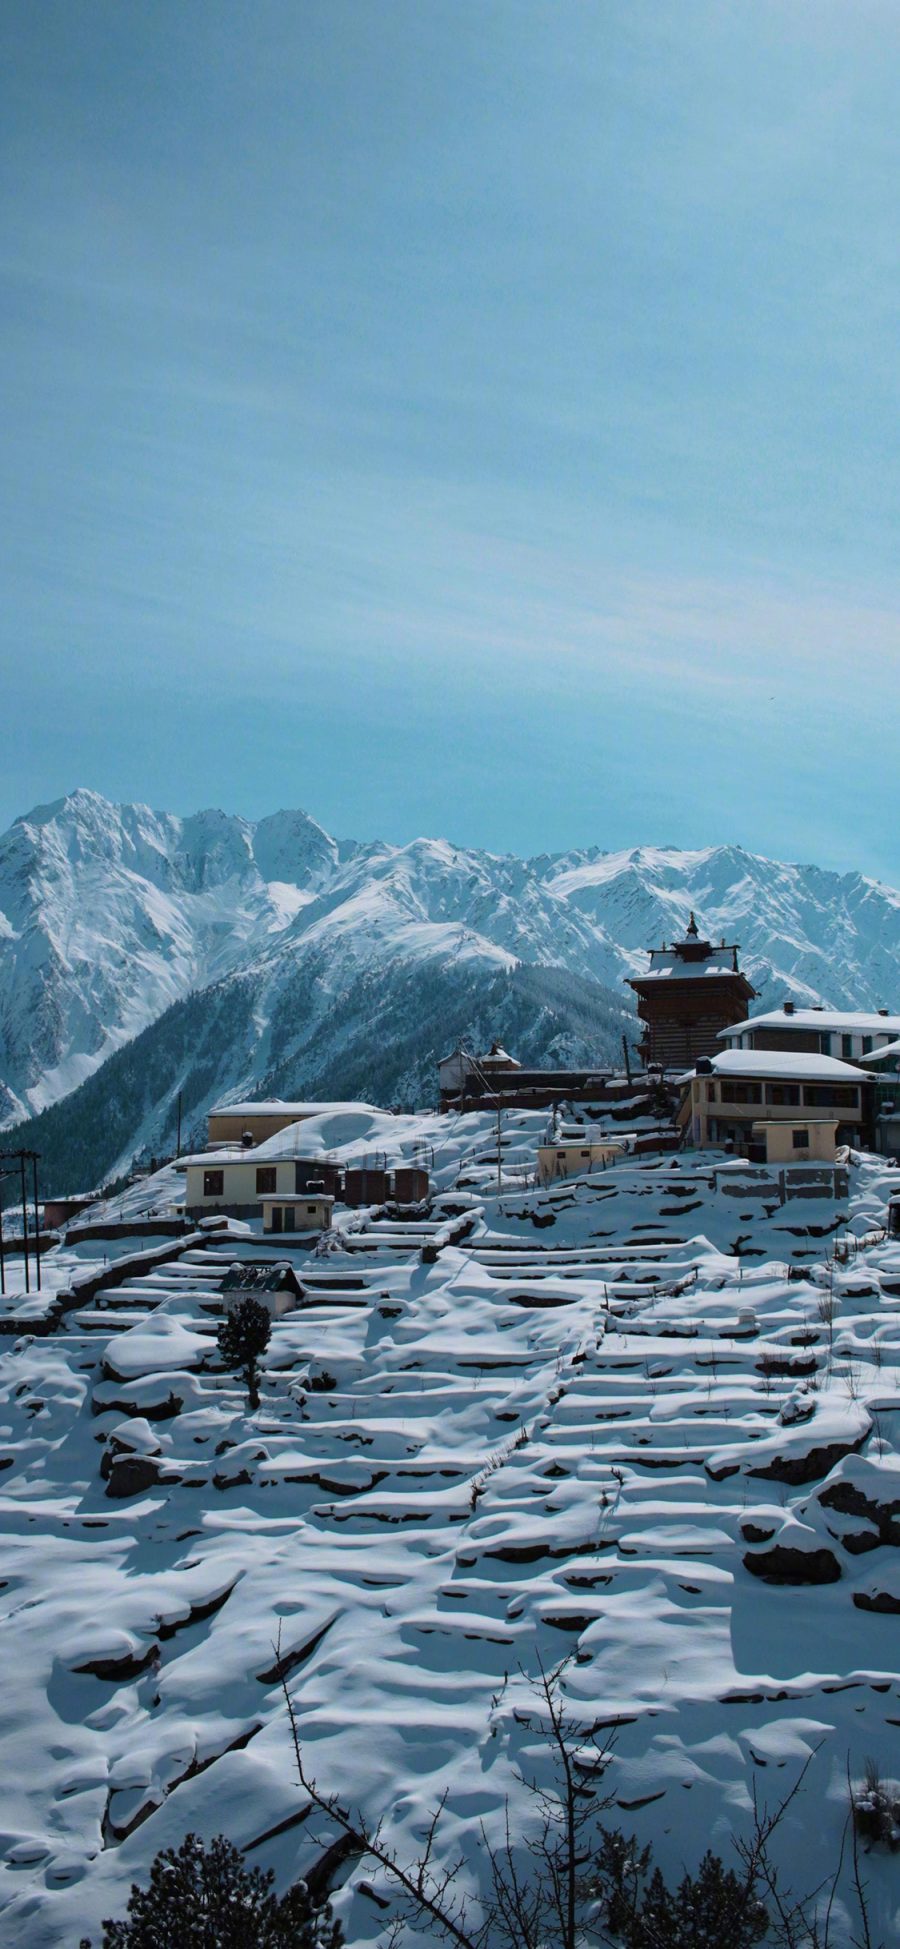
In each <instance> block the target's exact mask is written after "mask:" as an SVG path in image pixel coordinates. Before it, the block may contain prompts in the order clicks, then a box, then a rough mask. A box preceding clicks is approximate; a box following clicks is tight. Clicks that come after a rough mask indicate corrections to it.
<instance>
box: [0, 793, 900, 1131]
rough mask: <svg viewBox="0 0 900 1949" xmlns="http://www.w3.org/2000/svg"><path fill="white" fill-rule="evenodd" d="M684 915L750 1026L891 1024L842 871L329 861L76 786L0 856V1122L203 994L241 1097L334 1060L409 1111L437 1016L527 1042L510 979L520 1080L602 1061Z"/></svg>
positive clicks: (896, 952) (881, 959) (24, 827)
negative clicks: (750, 987)
mask: <svg viewBox="0 0 900 1949" xmlns="http://www.w3.org/2000/svg"><path fill="white" fill-rule="evenodd" d="M692 909H693V910H695V911H696V913H697V917H698V920H699V922H700V925H701V927H702V928H703V929H705V930H706V931H708V932H709V933H710V935H711V937H712V938H714V939H719V938H720V937H721V936H723V935H724V936H726V937H727V938H728V940H729V941H730V940H733V939H737V940H738V941H739V942H740V944H741V961H742V965H743V966H744V968H745V969H746V971H747V973H748V975H749V977H750V979H751V980H752V981H753V982H754V986H755V987H756V988H757V989H758V990H759V994H760V1004H759V1005H760V1006H762V1005H764V1004H766V1003H767V1002H768V1003H771V1002H773V1001H778V1000H780V999H781V997H782V995H784V994H786V993H791V994H792V995H794V996H795V997H796V998H797V999H799V1000H805V1001H809V1002H826V1003H830V1004H831V1005H833V1006H838V1007H840V1006H845V1007H846V1006H857V1007H873V1008H874V1007H877V1006H879V1005H884V1004H888V1005H890V1004H893V1005H894V1006H895V1007H896V1006H897V1004H898V1002H900V894H898V892H897V891H896V890H895V889H893V888H890V887H887V886H885V885H884V884H883V883H882V882H880V881H878V880H876V879H874V878H871V877H869V876H867V875H865V874H863V873H859V872H857V873H850V874H838V873H836V872H833V871H831V870H830V869H827V868H822V867H818V866H815V865H801V864H798V863H792V862H782V861H774V860H769V859H766V858H765V857H763V856H762V855H759V854H754V853H750V852H748V851H747V850H746V849H745V848H743V847H740V846H737V845H733V844H730V845H727V846H715V845H713V846H707V847H700V848H693V849H687V850H681V849H678V848H674V847H654V846H635V847H631V848H627V849H620V850H617V851H605V850H603V849H602V848H601V847H599V846H596V845H594V846H590V847H584V848H570V849H569V850H568V851H566V852H562V853H541V854H537V855H535V856H533V857H532V858H530V859H520V858H519V857H518V856H517V855H515V854H495V853H490V852H487V851H486V850H484V849H477V848H465V847H460V846H456V845H455V844H453V842H452V841H450V840H447V839H431V838H428V837H427V836H420V837H418V838H416V839H414V840H410V841H408V842H406V843H405V844H402V845H399V844H394V843H392V842H390V841H387V840H383V839H376V840H370V841H365V840H354V839H350V840H339V839H336V838H334V837H333V836H332V835H331V834H330V833H328V832H327V831H326V830H325V828H324V827H323V826H321V825H320V824H319V823H318V822H317V821H316V820H315V819H314V818H312V817H311V816H310V814H308V813H306V812H304V811H302V810H299V809H293V810H292V809H289V808H286V809H282V810H281V811H278V812H275V813H271V814H268V815H267V816H266V817H265V818H263V819H260V820H256V821H254V820H248V819H245V818H243V817H242V816H241V815H239V814H232V813H227V812H224V811H222V810H221V809H219V808H214V807H213V808H206V809H204V810H202V811H199V812H196V813H192V814H189V815H187V816H186V817H181V816H180V815H176V814H174V813H166V812H159V811H155V810H153V808H151V807H149V806H144V805H141V804H130V803H125V804H123V805H114V804H112V803H111V802H110V801H109V800H107V799H105V798H103V797H102V795H101V794H99V793H96V792H93V791H91V790H89V789H88V788H84V787H82V788H79V789H78V790H76V791H75V792H73V793H70V794H68V795H66V796H65V797H63V798H61V799H58V800H55V801H52V802H50V803H49V804H47V805H44V806H39V807H36V808H34V809H33V811H32V812H30V813H28V814H26V815H23V816H22V817H21V818H20V819H17V820H15V821H14V822H13V825H12V826H11V827H10V828H9V830H8V831H7V832H6V833H5V834H3V835H2V837H0V1120H2V1122H3V1123H4V1124H5V1125H6V1126H7V1127H9V1126H10V1125H16V1126H18V1125H19V1124H20V1123H21V1122H22V1120H23V1119H24V1120H25V1121H26V1122H30V1121H31V1120H32V1119H33V1118H34V1117H35V1116H36V1115H39V1114H40V1113H41V1112H44V1111H49V1110H50V1109H51V1108H52V1106H53V1105H54V1104H61V1103H62V1102H63V1101H65V1100H66V1099H69V1098H70V1097H71V1094H72V1092H73V1091H74V1090H77V1089H78V1088H79V1086H80V1085H82V1084H84V1083H85V1082H86V1081H88V1080H89V1078H90V1077H91V1076H93V1075H94V1074H95V1073H96V1072H98V1071H99V1070H101V1069H102V1068H103V1067H104V1065H105V1064H106V1063H107V1062H109V1061H110V1059H111V1058H112V1057H114V1056H115V1055H116V1054H117V1053H118V1052H119V1051H121V1050H122V1049H123V1048H125V1047H127V1046H128V1045H129V1044H130V1043H132V1042H133V1040H134V1038H135V1037H139V1036H143V1035H144V1033H145V1032H146V1031H147V1030H149V1029H152V1028H153V1027H154V1025H155V1024H163V1029H162V1030H161V1033H160V1038H159V1040H158V1053H159V1052H160V1051H162V1050H163V1049H164V1047H165V1038H166V1034H167V1033H168V1031H167V1030H166V1029H165V1019H166V1018H167V1016H168V1013H169V1011H170V1010H171V1009H172V1008H173V1007H174V1006H175V1005H176V1004H179V1003H184V1002H186V1001H187V1000H188V999H189V998H192V997H195V996H197V995H198V994H199V995H202V994H203V993H205V992H209V993H210V994H211V993H212V991H213V990H218V989H219V987H220V986H221V984H223V983H224V984H225V990H226V992H227V990H228V987H229V984H239V986H240V992H241V994H242V996H243V997H244V999H245V1001H247V1006H248V1008H249V1014H248V1015H247V1016H246V1019H245V1016H244V1012H243V1005H242V1007H241V1008H240V1009H239V1008H238V1007H237V1004H235V1008H234V1011H233V1013H234V1014H235V1017H237V1016H238V1015H240V1017H241V1028H240V1032H239V1034H237V1035H236V1040H235V1042H234V1044H233V1046H231V1047H229V1046H224V1045H223V1048H222V1052H221V1053H222V1062H223V1065H224V1074H225V1075H227V1076H230V1077H231V1079H232V1080H233V1082H234V1084H235V1086H236V1087H241V1088H254V1087H256V1086H257V1085H258V1084H259V1083H261V1082H262V1081H263V1080H264V1078H269V1079H270V1082H271V1081H272V1079H273V1078H274V1079H276V1080H278V1081H279V1086H280V1087H296V1088H300V1087H301V1086H302V1087H303V1088H304V1089H311V1088H312V1086H314V1085H317V1084H321V1085H322V1086H324V1085H325V1082H326V1080H327V1079H328V1078H330V1083H329V1084H328V1087H329V1089H330V1090H332V1091H333V1090H334V1086H335V1082H336V1079H337V1078H338V1076H345V1075H346V1073H347V1064H346V1060H345V1058H347V1055H348V1052H349V1051H351V1050H352V1051H354V1052H355V1053H354V1057H353V1060H354V1061H356V1063H357V1065H359V1066H362V1067H363V1068H364V1069H365V1071H366V1073H367V1074H368V1075H369V1076H370V1079H373V1080H374V1079H377V1080H378V1082H379V1087H380V1088H381V1090H382V1091H383V1092H384V1093H386V1096H387V1100H393V1099H394V1098H395V1097H400V1098H402V1099H403V1100H410V1099H411V1097H413V1096H414V1095H415V1094H417V1093H419V1094H421V1093H422V1092H423V1091H424V1092H425V1093H426V1094H425V1096H424V1100H428V1097H427V1092H428V1091H429V1088H430V1087H431V1080H430V1074H429V1070H428V1067H427V1065H428V1064H429V1063H431V1062H432V1061H433V1059H434V1053H435V1052H434V1047H433V1044H434V1043H435V1042H436V1041H438V1042H439V1041H440V1039H441V1038H440V1033H439V1030H440V1022H441V1020H442V1019H443V1018H442V1015H441V1010H443V1011H444V1017H445V1018H446V1020H447V1022H448V1023H449V1022H450V1021H454V1022H457V1021H458V1022H460V1023H462V1024H463V1027H464V1029H465V1031H466V1032H473V1033H474V1024H475V1023H476V1022H477V1023H478V1024H479V1025H480V1026H481V1027H483V1028H485V1029H488V1028H490V1026H491V1020H490V1012H491V1009H494V1010H495V1019H497V1022H498V1027H499V1026H501V1025H502V1024H504V1023H505V1031H504V1032H505V1033H506V1034H512V1033H515V1034H516V1035H518V1036H519V1038H520V1039H521V1038H522V1037H523V1036H527V1035H528V1017H527V1013H526V1014H522V1013H521V1010H520V1001H521V997H522V995H523V994H524V992H525V988H524V986H523V984H522V983H521V982H520V983H519V984H518V986H517V987H516V984H515V983H514V984H513V989H514V990H515V1000H514V1001H513V1000H512V999H511V996H512V994H513V989H510V987H509V978H510V977H512V976H513V974H514V971H515V970H517V969H525V970H528V969H531V970H535V971H543V973H542V983H543V985H541V982H538V985H537V988H536V990H535V992H536V993H540V995H541V996H542V997H543V998H544V1000H543V1002H542V1004H541V1006H542V1007H543V1008H545V1011H546V1020H545V1031H546V1032H545V1034H544V1035H543V1040H542V1039H541V1037H540V1036H537V1037H534V1036H531V1037H529V1044H530V1048H529V1054H530V1059H531V1060H551V1059H553V1057H555V1059H556V1060H559V1059H560V1050H561V1048H562V1047H563V1046H564V1045H565V1046H566V1047H567V1048H568V1052H569V1059H570V1060H573V1061H581V1060H610V1057H611V1055H612V1053H613V1052H614V1051H615V1049H616V1048H618V1047H619V1045H620V1038H621V1033H622V1032H623V1030H627V1029H629V1028H630V1027H631V1025H632V1015H631V1008H630V1000H631V998H630V994H629V991H628V990H627V989H625V988H623V986H622V984H623V981H624V980H625V979H626V978H627V976H628V975H629V974H632V973H635V972H638V971H639V970H640V969H641V968H642V967H644V966H645V965H646V960H645V954H646V950H647V948H648V947H650V946H651V945H655V944H658V943H659V942H660V941H661V940H663V939H667V940H671V939H672V938H673V937H676V936H677V935H678V933H679V932H681V931H683V928H684V926H685V925H686V923H687V919H688V915H689V913H690V911H691V910H692ZM554 970H555V971H556V972H555V974H553V971H554ZM563 976H567V977H568V978H569V979H570V982H571V983H573V984H576V986H572V987H570V988H568V989H567V988H566V985H565V981H564V980H563ZM501 977H505V978H506V985H504V981H503V980H501V979H500V978H501ZM577 984H588V988H587V989H585V990H584V991H583V990H582V988H581V987H580V986H577ZM235 992H236V993H237V990H235ZM588 993H590V994H591V995H592V996H593V1001H594V1008H593V1013H592V1010H591V1007H590V1006H589V1004H588V1001H587V999H586V996H587V995H588ZM247 998H252V1000H248V999H247ZM570 1006H571V1008H572V1009H574V1012H575V1016H577V1018H578V1026H577V1028H576V1027H575V1024H574V1017H573V1018H572V1021H570V1020H569V1017H568V1016H567V1013H566V1011H567V1009H568V1008H569V1007H570ZM216 1008H217V1011H218V1008H219V1003H218V1002H217V1004H216ZM354 1009H356V1010H357V1011H359V1012H358V1013H357V1014H354ZM402 1009H405V1010H406V1011H407V1018H408V1019H401V1010H402ZM467 1011H468V1012H467ZM538 1012H539V1014H540V1010H539V1011H538ZM225 1016H226V1017H227V1018H228V1019H231V1017H230V1014H229V1009H228V1008H226V1010H225ZM588 1025H590V1034H591V1035H592V1036H593V1038H594V1039H593V1041H590V1042H588V1041H586V1040H585V1035H586V1033H587V1028H588ZM410 1029H412V1030H414V1031H417V1032H418V1036H419V1042H420V1044H421V1049H422V1055H421V1058H420V1059H419V1060H418V1061H416V1060H415V1059H414V1056H413V1053H412V1042H413V1040H414V1036H413V1037H411V1035H410V1033H409V1031H410ZM367 1037H368V1041H369V1043H370V1044H371V1045H372V1047H371V1049H370V1048H368V1047H367V1041H366V1038H367ZM438 1053H441V1051H440V1050H438ZM376 1057H377V1060H376ZM154 1060H156V1059H154ZM229 1065H230V1068H229ZM292 1079H293V1082H292ZM359 1093H360V1088H359V1085H356V1086H354V1088H353V1090H352V1094H354V1095H358V1094H359ZM157 1112H158V1114H157V1115H156V1120H155V1125H154V1118H153V1117H152V1116H151V1118H150V1124H151V1126H154V1128H155V1130H156V1132H157V1134H159V1133H160V1132H161V1131H162V1129H163V1127H164V1126H165V1125H166V1123H167V1113H166V1115H163V1114H162V1106H160V1105H157ZM197 1114H198V1116H199V1115H200V1107H199V1098H198V1111H197ZM146 1121H147V1120H146V1118H145V1117H143V1116H142V1118H141V1131H142V1132H144V1133H145V1126H146ZM145 1134H146V1133H145ZM138 1135H139V1133H138V1131H137V1129H136V1130H135V1133H134V1136H135V1142H137V1140H138ZM141 1141H142V1142H143V1136H142V1137H141Z"/></svg>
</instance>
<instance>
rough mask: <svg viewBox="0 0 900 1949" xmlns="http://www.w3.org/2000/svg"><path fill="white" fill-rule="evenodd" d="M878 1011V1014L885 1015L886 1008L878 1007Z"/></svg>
mask: <svg viewBox="0 0 900 1949" xmlns="http://www.w3.org/2000/svg"><path fill="white" fill-rule="evenodd" d="M878 1013H879V1015H886V1014H887V1009H886V1008H880V1009H879V1010H878Z"/></svg>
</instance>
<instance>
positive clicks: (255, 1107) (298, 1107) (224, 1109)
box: [209, 1097, 378, 1118]
mask: <svg viewBox="0 0 900 1949" xmlns="http://www.w3.org/2000/svg"><path fill="white" fill-rule="evenodd" d="M343 1110H364V1111H365V1113H366V1115H367V1116H373V1115H377V1114H378V1112H377V1111H376V1109H375V1106H374V1104H372V1103H280V1102H279V1101H278V1098H277V1097H275V1098H273V1100H272V1101H271V1102H269V1103H217V1104H216V1106H215V1108H214V1109H212V1110H210V1111H209V1115H210V1116H211V1117H281V1116H288V1117H298V1118H299V1117H324V1116H334V1115H336V1114H337V1113H338V1112H340V1111H343Z"/></svg>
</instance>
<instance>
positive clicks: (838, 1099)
mask: <svg viewBox="0 0 900 1949" xmlns="http://www.w3.org/2000/svg"><path fill="white" fill-rule="evenodd" d="M803 1103H804V1107H805V1108H806V1109H807V1110H855V1109H856V1104H857V1092H856V1090H855V1089H853V1088H848V1087H847V1084H846V1083H807V1084H806V1085H805V1087H804V1091H803Z"/></svg>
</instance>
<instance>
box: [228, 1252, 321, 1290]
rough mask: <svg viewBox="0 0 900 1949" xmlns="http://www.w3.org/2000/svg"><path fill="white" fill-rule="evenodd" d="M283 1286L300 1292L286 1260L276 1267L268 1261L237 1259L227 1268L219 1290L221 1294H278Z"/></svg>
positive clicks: (296, 1279) (293, 1272)
mask: <svg viewBox="0 0 900 1949" xmlns="http://www.w3.org/2000/svg"><path fill="white" fill-rule="evenodd" d="M285 1286H291V1287H292V1288H293V1289H294V1290H298V1289H299V1290H300V1291H302V1287H300V1282H299V1280H298V1278H297V1274H296V1272H295V1271H294V1268H293V1266H292V1265H289V1264H288V1262H287V1260H286V1259H280V1260H279V1261H278V1263H277V1264H276V1265H271V1264H270V1263H269V1261H268V1260H262V1261H260V1260H256V1259H245V1260H244V1261H243V1262H242V1261H241V1260H240V1259H237V1260H235V1263H234V1265H230V1266H229V1268H228V1271H227V1272H226V1274H225V1276H224V1278H223V1280H222V1288H221V1290H222V1292H223V1293H235V1292H241V1293H242V1292H257V1293H280V1292H281V1291H282V1290H283V1288H284V1287H285Z"/></svg>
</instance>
